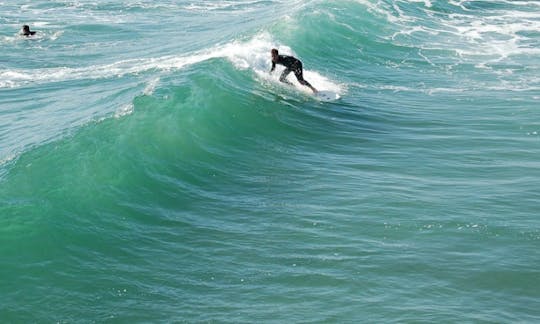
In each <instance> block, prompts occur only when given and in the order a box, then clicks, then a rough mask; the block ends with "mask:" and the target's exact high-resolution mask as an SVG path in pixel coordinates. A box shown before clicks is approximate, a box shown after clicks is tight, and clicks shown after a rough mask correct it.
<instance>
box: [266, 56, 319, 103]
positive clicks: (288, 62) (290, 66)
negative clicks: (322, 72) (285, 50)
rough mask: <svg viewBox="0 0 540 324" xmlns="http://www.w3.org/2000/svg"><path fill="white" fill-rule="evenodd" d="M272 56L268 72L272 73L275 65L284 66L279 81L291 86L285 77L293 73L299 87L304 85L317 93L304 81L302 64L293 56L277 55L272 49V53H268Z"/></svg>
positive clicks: (315, 90) (315, 91)
mask: <svg viewBox="0 0 540 324" xmlns="http://www.w3.org/2000/svg"><path fill="white" fill-rule="evenodd" d="M270 53H271V54H272V69H271V70H270V73H272V72H273V71H274V69H275V68H276V64H281V65H283V66H285V71H283V73H281V76H280V77H279V81H281V82H284V83H288V84H292V83H290V82H289V81H287V79H286V78H287V75H289V73H291V72H294V75H296V79H298V82H300V84H301V85H305V86H306V87H309V88H310V89H311V91H313V93H317V89H315V88H314V87H313V86H312V85H311V84H309V82H307V81H306V80H304V77H303V75H302V62H301V61H300V60H299V59H297V58H296V57H294V56H288V55H279V53H278V50H277V49H275V48H273V49H272V51H270Z"/></svg>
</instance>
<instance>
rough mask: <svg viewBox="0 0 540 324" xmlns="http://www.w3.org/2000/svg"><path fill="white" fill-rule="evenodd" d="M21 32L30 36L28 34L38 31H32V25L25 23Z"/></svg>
mask: <svg viewBox="0 0 540 324" xmlns="http://www.w3.org/2000/svg"><path fill="white" fill-rule="evenodd" d="M21 34H23V35H24V36H26V37H28V36H32V35H35V34H36V32H35V31H30V26H28V25H23V26H22V32H21Z"/></svg>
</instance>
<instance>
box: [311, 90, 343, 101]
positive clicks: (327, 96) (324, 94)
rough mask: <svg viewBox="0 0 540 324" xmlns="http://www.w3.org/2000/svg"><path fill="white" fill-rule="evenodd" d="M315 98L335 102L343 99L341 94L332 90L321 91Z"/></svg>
mask: <svg viewBox="0 0 540 324" xmlns="http://www.w3.org/2000/svg"><path fill="white" fill-rule="evenodd" d="M314 96H315V97H316V98H317V99H320V100H322V101H334V100H338V99H339V98H341V96H340V95H339V93H337V92H334V91H330V90H320V91H318V92H317V93H316V94H314Z"/></svg>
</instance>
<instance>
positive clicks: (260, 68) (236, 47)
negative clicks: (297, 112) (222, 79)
mask: <svg viewBox="0 0 540 324" xmlns="http://www.w3.org/2000/svg"><path fill="white" fill-rule="evenodd" d="M272 48H277V49H278V51H279V52H280V53H283V54H288V55H294V56H297V55H296V53H295V52H294V51H293V49H291V48H290V47H289V46H287V45H284V44H277V43H276V42H274V41H273V39H272V38H271V36H270V35H269V34H267V33H263V34H260V35H258V36H256V37H254V38H253V39H251V40H249V41H247V42H234V43H231V44H228V45H227V46H225V47H224V48H223V49H222V52H223V53H222V55H223V56H225V57H227V58H228V59H229V60H230V61H231V62H232V63H233V64H234V65H235V66H236V67H237V68H239V69H251V70H253V71H254V72H255V73H256V75H257V76H258V77H259V79H261V80H263V81H265V82H267V81H270V82H274V83H276V84H281V82H279V76H280V75H281V72H282V71H283V70H284V69H285V68H284V67H282V66H279V65H278V66H276V70H275V71H274V72H273V73H272V74H270V73H269V71H270V67H271V61H270V50H271V49H272ZM306 62H308V60H307V59H304V60H303V65H304V78H305V79H306V80H307V81H308V82H309V83H311V84H312V85H313V86H314V87H315V88H317V90H320V91H324V90H327V91H332V92H335V93H337V94H340V95H342V94H343V92H344V90H345V89H344V88H345V87H344V86H343V85H340V84H338V83H336V82H334V81H332V80H330V79H329V78H327V77H325V76H323V75H322V74H320V73H319V72H317V71H316V70H313V69H311V68H308V69H306V64H309V63H306ZM287 80H288V81H290V82H292V83H293V84H294V85H295V87H296V88H297V89H299V90H301V91H304V92H307V93H311V90H310V89H309V88H308V87H305V86H302V85H300V84H299V83H298V81H297V80H296V78H295V76H294V74H293V73H291V74H289V75H288V77H287Z"/></svg>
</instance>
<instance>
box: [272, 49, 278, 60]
mask: <svg viewBox="0 0 540 324" xmlns="http://www.w3.org/2000/svg"><path fill="white" fill-rule="evenodd" d="M270 53H272V61H274V62H276V61H277V58H278V55H279V53H278V50H277V49H275V48H272V50H271V51H270Z"/></svg>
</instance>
